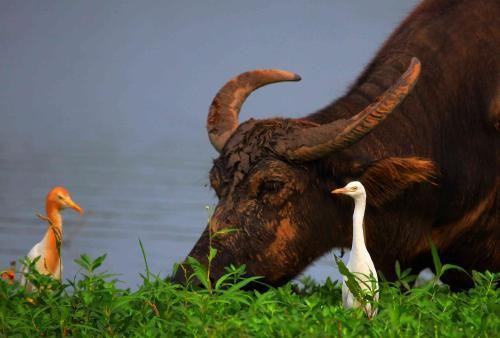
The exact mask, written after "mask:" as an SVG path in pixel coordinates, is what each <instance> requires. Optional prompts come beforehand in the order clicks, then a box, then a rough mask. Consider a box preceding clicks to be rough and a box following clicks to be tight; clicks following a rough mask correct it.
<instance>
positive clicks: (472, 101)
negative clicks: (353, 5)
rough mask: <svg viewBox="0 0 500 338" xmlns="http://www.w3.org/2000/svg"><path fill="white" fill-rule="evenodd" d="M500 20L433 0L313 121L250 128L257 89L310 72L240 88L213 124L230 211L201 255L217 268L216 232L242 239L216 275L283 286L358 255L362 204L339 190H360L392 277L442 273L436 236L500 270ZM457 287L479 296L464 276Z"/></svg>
mask: <svg viewBox="0 0 500 338" xmlns="http://www.w3.org/2000/svg"><path fill="white" fill-rule="evenodd" d="M499 18H500V2H499V1H498V0H461V1H450V0H427V1H423V2H422V3H421V4H420V5H419V6H418V7H417V8H416V9H415V10H414V11H413V12H412V13H411V14H410V15H409V16H408V18H406V19H405V20H404V21H403V23H402V24H401V25H400V26H399V27H398V28H397V29H396V30H395V32H394V33H393V34H392V35H391V36H390V38H389V39H388V40H387V41H386V42H385V44H384V45H383V46H382V48H381V49H380V50H379V52H378V53H377V54H376V56H375V58H374V59H373V60H372V61H371V63H370V64H369V65H368V67H367V68H366V70H365V71H364V72H363V73H362V74H361V76H360V77H359V78H358V80H357V81H356V82H355V83H354V84H353V85H352V87H351V88H350V89H349V90H348V92H347V94H346V95H344V96H343V97H341V98H339V99H337V100H336V101H334V102H333V103H332V104H330V105H328V106H326V107H325V108H323V109H321V110H319V111H317V112H315V113H313V114H310V115H308V116H306V117H304V118H300V119H289V118H272V119H264V120H254V119H249V120H247V121H245V122H243V123H240V124H239V123H238V113H239V111H240V108H241V106H242V104H243V102H244V100H245V98H246V97H247V96H248V95H250V93H251V92H252V91H253V90H255V89H257V88H259V87H261V86H264V85H266V84H269V83H273V82H279V81H295V80H299V79H300V78H299V77H298V76H297V75H295V74H293V73H289V72H285V71H279V70H257V71H251V72H247V73H244V74H241V75H239V76H237V77H235V78H234V79H232V80H231V81H229V82H228V83H227V84H226V85H225V86H224V87H223V88H222V89H221V90H220V91H219V93H218V94H217V95H216V97H215V99H214V101H213V103H212V105H211V107H210V111H209V114H208V122H207V130H208V134H209V139H210V141H211V143H212V144H213V146H214V147H215V148H216V149H217V151H218V152H219V157H218V158H217V159H215V161H214V164H213V168H212V169H211V171H210V184H211V186H212V188H213V189H214V190H215V192H216V194H217V197H218V199H219V202H218V204H217V206H216V209H215V211H214V214H213V217H212V221H211V222H210V224H209V225H208V226H207V228H206V229H205V231H204V232H203V233H202V235H201V237H200V239H199V240H198V242H197V243H196V244H195V246H194V248H193V249H192V250H191V252H190V253H189V255H190V256H192V257H195V258H197V259H198V260H200V261H201V262H204V263H206V261H207V260H206V258H207V252H208V242H209V232H210V231H211V232H214V231H220V230H221V229H227V228H233V229H237V231H235V232H231V233H228V234H226V235H224V236H218V237H216V238H214V239H213V241H212V246H213V247H215V248H216V249H218V254H217V256H216V258H215V260H214V261H213V262H212V264H211V271H212V276H213V277H214V278H217V277H218V276H220V275H221V274H222V273H223V272H224V267H225V266H227V265H228V264H235V265H239V264H246V266H247V271H248V272H249V273H250V274H253V275H260V276H263V277H264V281H265V282H266V283H268V284H270V285H274V286H279V285H281V284H283V283H285V282H287V281H289V280H290V279H292V278H293V277H295V276H297V274H299V273H300V272H301V271H303V269H304V268H306V267H307V266H308V265H309V264H310V263H311V262H313V261H314V260H315V259H317V258H318V257H320V256H321V255H323V254H324V253H325V252H327V251H329V250H331V249H332V248H334V247H347V246H348V245H349V243H350V241H351V236H352V234H351V231H352V230H351V228H352V227H351V219H350V217H351V216H352V204H351V203H352V202H351V201H349V200H348V199H347V198H344V197H334V196H332V195H331V194H330V191H331V190H332V189H334V188H336V187H341V186H344V185H345V184H346V183H347V182H348V181H352V180H359V181H361V182H362V183H363V184H364V185H365V186H366V189H367V193H368V205H367V209H366V222H365V227H366V240H367V246H368V249H369V251H370V253H371V255H372V258H373V260H374V263H375V266H376V267H377V269H379V270H380V271H382V272H383V273H384V275H385V276H386V277H387V278H388V279H392V278H394V277H395V276H394V263H395V261H396V260H399V261H400V262H401V264H402V265H403V266H406V267H412V268H413V271H418V270H419V269H422V268H424V267H427V266H431V265H432V263H431V257H430V246H429V239H431V240H432V241H433V242H434V243H435V245H436V246H437V248H438V250H439V253H440V256H441V258H442V260H443V261H444V262H450V263H454V264H458V265H460V266H462V267H464V268H465V269H467V270H472V269H475V270H485V269H489V270H494V271H498V270H499V267H500V253H499V249H498V244H499V238H500V226H499V220H498V210H499V195H498V187H499V182H500V180H499V174H498V173H499V170H498V159H499V153H498V149H499V140H500V138H499V131H500V20H499ZM382 121H383V122H382ZM174 279H175V280H177V281H182V280H183V279H184V272H183V271H181V269H180V270H179V271H178V273H177V274H176V275H175V276H174ZM444 281H445V282H447V283H449V284H450V285H452V286H453V287H455V288H462V287H468V286H470V279H469V278H468V277H466V276H465V275H462V274H458V273H449V274H448V275H446V276H445V278H444Z"/></svg>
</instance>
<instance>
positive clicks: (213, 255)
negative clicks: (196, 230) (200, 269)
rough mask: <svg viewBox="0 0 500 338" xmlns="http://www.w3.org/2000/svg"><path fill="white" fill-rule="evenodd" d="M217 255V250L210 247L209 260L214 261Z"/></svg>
mask: <svg viewBox="0 0 500 338" xmlns="http://www.w3.org/2000/svg"><path fill="white" fill-rule="evenodd" d="M215 255H217V249H216V248H213V247H210V250H209V252H208V260H209V261H212V260H213V259H214V258H215Z"/></svg>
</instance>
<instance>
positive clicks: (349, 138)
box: [276, 57, 421, 161]
mask: <svg viewBox="0 0 500 338" xmlns="http://www.w3.org/2000/svg"><path fill="white" fill-rule="evenodd" d="M420 68H421V66H420V61H419V60H418V59H417V58H415V57H414V58H412V59H411V62H410V66H409V67H408V69H407V70H406V71H405V72H404V74H403V75H402V76H401V77H400V78H399V79H398V81H396V83H395V84H394V85H392V87H390V88H389V89H388V90H387V91H386V92H385V93H384V94H383V95H382V96H380V97H379V98H378V100H377V101H376V102H374V103H372V104H370V105H369V106H368V107H366V108H365V109H363V110H362V111H361V112H359V113H358V114H356V115H354V116H353V117H351V118H350V119H340V120H336V121H334V122H331V123H328V124H324V125H320V126H317V127H312V128H307V129H301V130H297V131H296V132H294V133H292V135H290V136H287V138H286V139H285V140H283V142H280V143H278V145H277V149H276V150H277V151H279V152H281V153H283V154H284V155H285V156H287V157H288V158H290V159H292V160H302V161H310V160H315V159H319V158H322V157H324V156H326V155H328V154H330V153H332V152H335V151H338V150H340V149H343V148H345V147H347V146H349V145H351V144H353V143H355V142H357V141H359V140H360V139H361V138H362V137H363V136H365V135H367V134H368V133H369V132H370V131H372V130H373V129H374V128H375V127H376V126H377V125H378V124H379V123H380V122H382V121H383V120H384V119H385V118H386V117H387V116H388V115H389V114H390V113H391V112H392V111H393V110H394V109H395V108H396V107H397V106H398V104H399V103H401V101H403V99H404V98H405V97H406V96H407V95H408V93H410V91H411V90H412V88H413V86H414V85H415V83H416V82H417V79H418V76H419V74H420Z"/></svg>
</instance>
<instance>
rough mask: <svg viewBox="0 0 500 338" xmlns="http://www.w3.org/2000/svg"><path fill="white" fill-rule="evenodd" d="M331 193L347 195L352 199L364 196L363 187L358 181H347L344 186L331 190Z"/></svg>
mask: <svg viewBox="0 0 500 338" xmlns="http://www.w3.org/2000/svg"><path fill="white" fill-rule="evenodd" d="M332 194H342V195H347V196H351V197H352V198H354V199H358V198H366V191H365V187H364V186H363V184H361V182H358V181H353V182H349V183H348V184H347V185H346V186H345V187H343V188H339V189H335V190H333V191H332Z"/></svg>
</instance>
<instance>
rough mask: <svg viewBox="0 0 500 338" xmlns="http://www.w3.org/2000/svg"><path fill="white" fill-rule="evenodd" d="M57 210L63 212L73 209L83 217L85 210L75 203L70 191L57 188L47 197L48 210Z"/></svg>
mask: <svg viewBox="0 0 500 338" xmlns="http://www.w3.org/2000/svg"><path fill="white" fill-rule="evenodd" d="M49 207H50V208H55V209H57V210H63V209H67V208H71V209H73V210H75V211H76V212H78V213H79V214H80V215H83V209H82V208H81V207H80V206H79V205H78V204H76V203H75V202H73V199H72V198H71V196H70V194H69V192H68V190H66V188H64V187H55V188H54V189H52V190H51V191H50V192H49V193H48V195H47V209H49Z"/></svg>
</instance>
